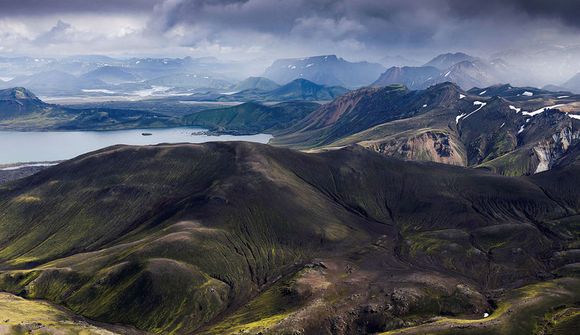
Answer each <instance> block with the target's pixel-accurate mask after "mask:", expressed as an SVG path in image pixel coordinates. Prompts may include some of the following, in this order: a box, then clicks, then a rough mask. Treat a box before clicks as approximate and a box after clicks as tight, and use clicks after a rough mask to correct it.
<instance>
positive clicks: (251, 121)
mask: <svg viewBox="0 0 580 335" xmlns="http://www.w3.org/2000/svg"><path fill="white" fill-rule="evenodd" d="M318 107H319V105H318V104H317V103H314V102H299V101H296V102H282V103H279V104H276V105H273V106H265V105H262V104H259V103H255V102H246V103H243V104H241V105H238V106H233V107H226V108H220V109H210V110H204V111H200V112H197V113H193V114H190V115H186V116H184V124H186V125H192V126H199V127H204V128H209V129H210V130H216V131H227V132H230V133H231V132H235V133H238V134H239V133H260V132H268V133H272V132H277V131H280V130H282V129H286V128H288V127H290V126H292V125H293V124H294V123H296V122H297V121H298V120H301V119H303V118H304V117H305V116H306V115H308V114H309V113H311V112H312V111H313V110H315V109H316V108H318Z"/></svg>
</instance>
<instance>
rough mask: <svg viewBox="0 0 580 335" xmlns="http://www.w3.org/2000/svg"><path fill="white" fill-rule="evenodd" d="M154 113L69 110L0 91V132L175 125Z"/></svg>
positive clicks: (19, 90)
mask: <svg viewBox="0 0 580 335" xmlns="http://www.w3.org/2000/svg"><path fill="white" fill-rule="evenodd" d="M179 125H180V121H178V120H176V119H174V118H172V117H170V116H167V115H164V114H160V113H155V112H149V111H142V110H129V109H114V108H79V109H76V108H69V107H62V106H59V105H53V104H48V103H45V102H43V101H42V100H40V99H39V98H38V97H37V96H36V95H34V93H32V92H30V91H29V90H27V89H25V88H22V87H16V88H11V89H5V90H0V130H12V131H39V130H112V129H131V128H156V127H171V126H179Z"/></svg>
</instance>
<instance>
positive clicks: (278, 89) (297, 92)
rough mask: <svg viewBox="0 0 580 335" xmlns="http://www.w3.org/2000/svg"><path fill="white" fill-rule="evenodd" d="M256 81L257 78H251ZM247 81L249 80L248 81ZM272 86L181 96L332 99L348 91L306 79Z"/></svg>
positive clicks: (240, 98) (273, 99) (211, 98)
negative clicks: (267, 88) (266, 88)
mask: <svg viewBox="0 0 580 335" xmlns="http://www.w3.org/2000/svg"><path fill="white" fill-rule="evenodd" d="M249 80H250V81H254V82H255V79H249ZM246 83H247V82H246ZM266 85H267V87H269V88H272V89H269V90H265V89H264V88H265V87H264V86H262V88H250V89H246V90H242V91H235V92H226V93H219V92H213V91H212V92H203V93H194V94H191V95H189V96H187V97H183V96H182V97H179V99H180V100H193V101H223V102H227V101H292V100H302V101H331V100H333V99H335V98H336V97H338V96H340V95H342V94H344V93H346V92H348V90H347V89H346V88H344V87H341V86H325V85H319V84H316V83H314V82H311V81H310V80H306V79H295V80H293V81H291V82H289V83H287V84H285V85H282V86H274V85H272V84H271V82H270V83H269V84H266Z"/></svg>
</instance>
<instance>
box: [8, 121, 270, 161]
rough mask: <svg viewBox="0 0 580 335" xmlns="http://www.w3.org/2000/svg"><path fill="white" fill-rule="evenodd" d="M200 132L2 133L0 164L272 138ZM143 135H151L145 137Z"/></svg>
mask: <svg viewBox="0 0 580 335" xmlns="http://www.w3.org/2000/svg"><path fill="white" fill-rule="evenodd" d="M200 131H203V129H199V128H169V129H132V130H112V131H66V132H65V131H46V132H16V131H0V164H11V163H25V162H46V161H58V160H64V159H70V158H73V157H76V156H78V155H81V154H84V153H86V152H89V151H93V150H97V149H101V148H104V147H108V146H111V145H115V144H131V145H147V144H159V143H184V142H187V143H203V142H212V141H248V142H258V143H267V142H268V141H269V140H270V139H271V138H272V136H271V135H268V134H257V135H248V136H233V135H221V136H208V135H200V134H194V133H199V132H200ZM142 133H150V134H151V135H150V136H143V135H142Z"/></svg>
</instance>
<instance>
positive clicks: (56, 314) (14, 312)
mask: <svg viewBox="0 0 580 335" xmlns="http://www.w3.org/2000/svg"><path fill="white" fill-rule="evenodd" d="M0 315H1V316H2V317H1V318H0V334H6V335H19V334H45V335H50V334H62V335H78V334H82V335H115V334H141V333H142V332H139V331H136V330H133V329H129V328H124V327H119V326H113V327H111V328H109V329H105V328H101V327H98V326H95V325H91V324H90V323H88V322H87V321H86V320H85V319H83V318H80V317H78V316H75V315H73V314H72V313H70V312H69V311H67V310H65V309H63V308H59V307H56V306H53V305H51V304H49V303H47V302H44V301H33V300H26V299H23V298H20V297H17V296H14V295H12V294H9V293H0Z"/></svg>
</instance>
